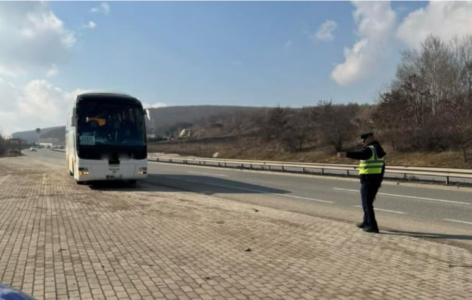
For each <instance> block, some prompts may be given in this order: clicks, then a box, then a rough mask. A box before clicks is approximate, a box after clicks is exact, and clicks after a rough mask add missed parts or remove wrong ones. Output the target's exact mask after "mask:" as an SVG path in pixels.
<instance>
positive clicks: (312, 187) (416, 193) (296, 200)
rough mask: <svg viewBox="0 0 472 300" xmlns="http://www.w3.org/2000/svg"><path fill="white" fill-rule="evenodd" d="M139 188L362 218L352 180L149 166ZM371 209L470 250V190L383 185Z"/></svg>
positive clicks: (411, 231) (381, 218) (386, 228)
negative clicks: (200, 194) (164, 189)
mask: <svg viewBox="0 0 472 300" xmlns="http://www.w3.org/2000/svg"><path fill="white" fill-rule="evenodd" d="M25 154H27V155H28V156H30V157H33V158H35V159H38V160H39V161H43V162H45V163H48V164H53V165H55V166H57V167H64V168H65V159H64V154H63V153H60V152H53V151H51V150H45V149H42V150H39V151H38V152H29V151H27V150H26V151H25ZM64 174H67V173H66V172H64ZM140 186H141V187H146V189H149V188H153V187H155V188H156V191H158V190H159V187H162V186H166V187H171V188H173V189H176V190H179V191H182V190H183V191H188V192H192V193H193V192H196V193H205V194H212V195H217V196H218V197H220V198H221V199H222V201H224V200H232V201H241V202H245V203H252V204H255V205H261V206H266V207H271V208H277V209H282V210H287V211H294V212H299V213H303V214H308V215H315V216H318V217H325V218H330V219H336V220H339V221H342V222H352V223H354V222H358V221H361V218H362V210H361V207H360V205H361V203H360V195H359V182H358V180H356V179H345V178H332V177H329V178H327V177H320V176H309V175H308V176H307V175H294V174H279V173H269V172H260V171H257V172H251V171H241V170H233V169H222V168H212V167H199V166H188V165H179V164H165V163H149V176H148V178H147V179H146V180H145V181H144V182H141V183H140V184H139V185H138V186H137V187H136V188H137V189H139V188H140ZM375 209H376V214H377V220H378V223H379V227H380V229H381V231H382V232H383V233H384V234H394V235H409V236H417V237H421V238H429V239H434V240H437V241H440V242H454V243H460V244H464V245H466V246H467V247H470V246H471V245H472V189H471V188H453V187H442V186H432V185H431V186H429V185H422V184H417V185H409V184H396V183H391V182H386V183H384V184H383V187H382V188H381V190H380V192H379V195H378V197H377V200H376V202H375Z"/></svg>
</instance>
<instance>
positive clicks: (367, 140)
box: [338, 132, 386, 233]
mask: <svg viewBox="0 0 472 300" xmlns="http://www.w3.org/2000/svg"><path fill="white" fill-rule="evenodd" d="M361 139H362V145H363V146H364V149H363V150H360V151H351V152H338V157H339V158H342V157H348V158H352V159H357V160H360V163H359V175H360V178H361V197H362V208H363V209H364V221H363V222H362V223H359V224H357V227H359V228H362V229H363V230H364V231H366V232H373V233H378V232H379V227H378V225H377V220H376V219H375V212H374V200H375V196H376V195H377V192H378V191H379V188H380V186H381V184H382V180H383V177H384V173H385V155H386V153H385V151H384V150H383V148H382V146H381V145H380V143H379V142H377V141H376V140H375V138H374V133H373V132H365V133H363V134H361Z"/></svg>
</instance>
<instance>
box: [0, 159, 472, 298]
mask: <svg viewBox="0 0 472 300" xmlns="http://www.w3.org/2000/svg"><path fill="white" fill-rule="evenodd" d="M248 196H250V195H248ZM0 205H1V210H0V253H1V258H0V281H1V282H2V283H4V284H8V285H11V286H13V287H15V288H18V289H21V290H23V291H24V292H26V293H30V294H33V295H34V296H35V297H37V298H38V299H110V300H112V299H204V300H206V299H241V300H242V299H297V300H298V299H471V295H472V268H471V267H470V266H472V253H471V252H470V251H468V250H465V249H462V248H458V247H456V246H452V245H446V244H441V243H436V242H431V241H426V240H421V239H415V238H411V237H406V236H392V235H385V234H380V235H371V234H367V233H363V232H362V231H359V230H358V229H357V228H355V227H354V226H352V224H346V223H342V222H337V221H332V220H327V219H322V218H315V217H310V216H305V215H300V214H295V213H290V212H283V211H278V210H274V209H269V208H262V207H255V206H253V205H247V204H242V203H238V202H233V201H229V200H226V199H222V198H218V197H215V196H207V195H202V194H195V193H189V192H183V191H175V190H171V189H167V188H165V187H161V186H152V185H146V184H143V185H141V186H138V187H137V188H126V187H120V186H114V187H113V186H111V187H110V186H105V187H99V188H95V189H94V188H91V187H89V186H80V185H76V184H75V182H74V181H73V180H72V178H70V177H69V176H67V174H66V170H65V169H57V168H55V169H53V168H47V167H46V166H45V165H39V164H37V163H35V162H34V161H33V160H31V159H29V158H24V157H23V158H7V159H0ZM249 250H250V251H249Z"/></svg>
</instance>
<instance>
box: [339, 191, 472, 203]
mask: <svg viewBox="0 0 472 300" xmlns="http://www.w3.org/2000/svg"><path fill="white" fill-rule="evenodd" d="M333 190H336V191H346V192H356V193H359V190H349V189H342V188H333ZM377 195H384V196H390V197H398V198H411V199H418V200H425V201H435V202H444V203H454V204H463V205H470V203H467V202H461V201H452V200H444V199H435V198H426V197H415V196H407V195H397V194H387V193H378V194H377Z"/></svg>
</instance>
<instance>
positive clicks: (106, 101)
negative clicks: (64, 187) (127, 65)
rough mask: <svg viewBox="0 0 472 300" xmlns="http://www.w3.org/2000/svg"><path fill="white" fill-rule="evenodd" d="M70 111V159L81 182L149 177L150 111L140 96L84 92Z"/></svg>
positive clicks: (67, 137) (128, 180) (67, 128)
mask: <svg viewBox="0 0 472 300" xmlns="http://www.w3.org/2000/svg"><path fill="white" fill-rule="evenodd" d="M68 115H69V117H68V119H67V123H66V124H67V126H66V160H67V165H68V167H69V172H70V174H71V176H74V178H75V180H77V183H79V184H80V183H84V182H87V181H98V180H122V181H127V182H128V183H130V184H135V183H136V180H138V179H144V178H146V176H147V142H146V122H145V115H146V112H145V110H144V109H143V106H142V104H141V102H140V101H139V100H138V99H136V98H134V97H131V96H129V95H125V94H114V93H91V92H87V93H82V94H79V95H78V96H77V98H76V99H75V100H74V102H73V104H72V106H71V108H70V111H69V114H68Z"/></svg>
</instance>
